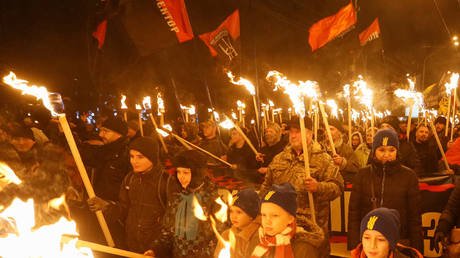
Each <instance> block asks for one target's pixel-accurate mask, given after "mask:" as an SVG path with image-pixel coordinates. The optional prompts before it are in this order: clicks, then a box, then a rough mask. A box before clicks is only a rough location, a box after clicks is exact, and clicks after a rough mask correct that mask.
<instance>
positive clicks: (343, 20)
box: [308, 2, 356, 51]
mask: <svg viewBox="0 0 460 258" xmlns="http://www.w3.org/2000/svg"><path fill="white" fill-rule="evenodd" d="M354 24H356V12H355V8H354V7H353V4H352V3H351V2H350V3H349V4H348V5H346V6H345V7H343V8H342V9H340V10H339V12H337V13H336V14H334V15H332V16H328V17H326V18H324V19H321V20H319V21H317V22H316V23H315V24H313V25H312V26H311V27H310V29H309V30H308V31H309V32H310V36H309V37H308V43H310V47H311V50H312V51H315V50H316V49H318V48H320V47H322V46H324V45H326V43H328V42H329V41H331V40H333V39H335V38H337V37H339V36H341V35H343V34H344V33H346V32H347V31H348V30H350V29H351V27H352V26H353V25H354Z"/></svg>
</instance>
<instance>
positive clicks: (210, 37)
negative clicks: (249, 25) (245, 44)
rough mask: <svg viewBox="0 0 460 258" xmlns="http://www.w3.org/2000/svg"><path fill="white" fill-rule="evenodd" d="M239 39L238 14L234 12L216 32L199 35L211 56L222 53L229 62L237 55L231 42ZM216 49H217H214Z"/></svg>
mask: <svg viewBox="0 0 460 258" xmlns="http://www.w3.org/2000/svg"><path fill="white" fill-rule="evenodd" d="M239 37H240V14H239V11H238V10H236V11H234V12H233V13H232V14H231V15H230V16H228V17H227V19H225V21H224V22H222V23H221V24H220V25H219V27H217V29H216V30H214V31H211V32H208V33H204V34H201V35H200V39H201V40H203V42H204V43H205V44H206V46H208V48H209V51H210V52H211V55H212V56H217V54H218V52H220V51H223V52H224V53H225V54H226V55H227V56H228V57H229V58H230V60H231V59H233V58H234V57H236V56H237V55H238V53H237V52H236V50H235V47H234V46H233V44H232V41H234V40H236V39H237V38H239ZM216 48H217V49H216Z"/></svg>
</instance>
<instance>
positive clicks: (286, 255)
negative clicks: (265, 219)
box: [251, 223, 296, 258]
mask: <svg viewBox="0 0 460 258" xmlns="http://www.w3.org/2000/svg"><path fill="white" fill-rule="evenodd" d="M295 232H296V224H295V223H292V224H291V225H289V226H288V227H287V228H286V229H285V230H283V232H281V233H279V234H277V235H276V236H267V235H265V234H264V230H263V228H262V227H260V228H259V241H260V243H259V245H257V246H256V248H254V251H253V252H252V255H251V258H258V257H263V256H264V255H266V254H267V253H268V252H269V251H271V250H273V249H275V258H294V251H293V250H292V246H291V238H292V237H293V236H294V235H295Z"/></svg>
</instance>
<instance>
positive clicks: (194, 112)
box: [188, 105, 196, 115]
mask: <svg viewBox="0 0 460 258" xmlns="http://www.w3.org/2000/svg"><path fill="white" fill-rule="evenodd" d="M188 113H189V114H190V115H195V114H196V110H195V106H194V105H190V107H189V108H188Z"/></svg>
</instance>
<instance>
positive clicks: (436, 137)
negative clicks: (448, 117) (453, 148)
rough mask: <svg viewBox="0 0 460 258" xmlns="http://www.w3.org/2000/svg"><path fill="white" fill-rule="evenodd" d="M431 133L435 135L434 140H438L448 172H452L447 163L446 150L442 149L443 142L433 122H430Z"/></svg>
mask: <svg viewBox="0 0 460 258" xmlns="http://www.w3.org/2000/svg"><path fill="white" fill-rule="evenodd" d="M430 127H431V131H432V133H433V136H434V138H435V139H436V143H437V144H438V148H439V151H440V152H441V155H442V160H443V161H444V165H445V166H446V169H447V170H450V167H449V163H448V162H447V158H446V154H445V153H444V149H443V148H442V144H441V141H440V140H439V136H438V134H437V133H436V128H435V127H434V125H433V121H430Z"/></svg>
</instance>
